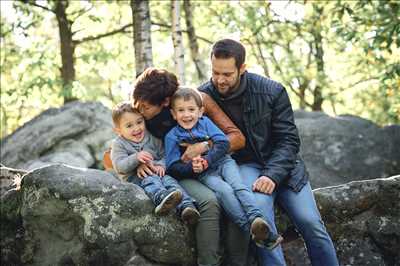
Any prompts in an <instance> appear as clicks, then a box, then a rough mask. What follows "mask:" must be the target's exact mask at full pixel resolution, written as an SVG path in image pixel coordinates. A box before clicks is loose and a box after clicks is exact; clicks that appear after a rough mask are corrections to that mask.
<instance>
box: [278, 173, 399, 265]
mask: <svg viewBox="0 0 400 266" xmlns="http://www.w3.org/2000/svg"><path fill="white" fill-rule="evenodd" d="M313 192H314V196H315V199H316V201H317V205H318V207H319V209H320V212H321V216H322V217H323V220H324V222H325V225H326V227H327V229H328V231H329V232H330V235H331V237H332V239H333V241H334V245H335V247H336V250H337V255H338V257H339V261H340V264H341V265H360V266H363V265H398V263H399V261H400V253H399V250H400V223H399V221H400V175H398V176H393V177H390V178H382V179H372V180H364V181H353V182H350V183H347V184H344V185H340V186H335V187H327V188H320V189H315V190H314V191H313ZM284 249H285V254H286V257H287V258H288V264H289V265H296V266H302V265H310V261H309V259H308V258H307V257H306V256H305V254H306V250H305V248H304V243H303V241H302V240H301V239H297V240H296V241H293V242H290V243H288V244H286V245H285V246H284Z"/></svg>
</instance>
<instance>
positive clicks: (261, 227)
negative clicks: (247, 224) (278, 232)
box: [251, 217, 269, 242]
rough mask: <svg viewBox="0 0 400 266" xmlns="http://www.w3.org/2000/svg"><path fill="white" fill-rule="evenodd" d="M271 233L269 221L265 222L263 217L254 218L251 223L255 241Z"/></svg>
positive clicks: (261, 239)
mask: <svg viewBox="0 0 400 266" xmlns="http://www.w3.org/2000/svg"><path fill="white" fill-rule="evenodd" d="M268 234H269V229H268V225H267V222H265V221H264V220H263V219H261V218H259V217H257V218H256V219H254V221H253V222H252V223H251V236H252V238H253V240H254V241H256V242H258V241H263V240H265V239H267V237H268Z"/></svg>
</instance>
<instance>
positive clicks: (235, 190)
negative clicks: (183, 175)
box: [199, 156, 276, 233]
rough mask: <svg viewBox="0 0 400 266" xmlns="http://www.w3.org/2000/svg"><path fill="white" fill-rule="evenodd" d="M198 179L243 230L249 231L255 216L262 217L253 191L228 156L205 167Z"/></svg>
mask: <svg viewBox="0 0 400 266" xmlns="http://www.w3.org/2000/svg"><path fill="white" fill-rule="evenodd" d="M199 180H200V182H201V183H203V184H205V185H206V186H207V187H209V188H210V189H211V190H213V191H214V192H215V194H216V196H217V199H218V201H219V203H220V205H221V206H222V208H223V209H224V211H225V212H226V214H227V215H228V217H229V218H230V219H231V220H232V221H233V222H234V223H235V224H237V225H239V227H240V228H241V229H242V230H243V231H245V232H247V233H248V232H250V223H251V222H252V221H253V220H254V219H255V218H256V217H262V218H264V215H263V214H262V212H261V210H260V209H259V208H258V207H256V201H255V198H254V195H253V193H252V192H251V191H250V189H249V188H248V187H246V185H245V184H244V183H243V182H242V178H241V176H240V172H239V167H238V165H237V164H236V162H235V161H234V160H233V159H232V158H231V157H230V156H225V157H224V158H222V159H221V160H219V161H218V163H217V166H215V167H213V168H209V169H207V170H206V171H205V172H204V173H202V174H201V175H200V177H199ZM275 233H276V232H275Z"/></svg>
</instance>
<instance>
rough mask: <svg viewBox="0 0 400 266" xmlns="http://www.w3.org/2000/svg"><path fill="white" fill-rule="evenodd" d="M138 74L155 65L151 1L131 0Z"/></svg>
mask: <svg viewBox="0 0 400 266" xmlns="http://www.w3.org/2000/svg"><path fill="white" fill-rule="evenodd" d="M131 9H132V18H133V46H134V48H135V65H136V76H138V75H140V74H141V73H142V72H143V71H144V70H145V69H146V68H148V67H151V66H153V52H152V44H151V21H150V7H149V1H146V0H131Z"/></svg>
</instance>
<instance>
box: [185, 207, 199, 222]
mask: <svg viewBox="0 0 400 266" xmlns="http://www.w3.org/2000/svg"><path fill="white" fill-rule="evenodd" d="M199 218H200V213H199V212H198V211H197V210H196V209H194V208H192V207H187V208H185V209H184V210H183V212H182V221H183V222H184V223H185V224H187V225H195V224H197V222H198V220H199Z"/></svg>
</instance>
